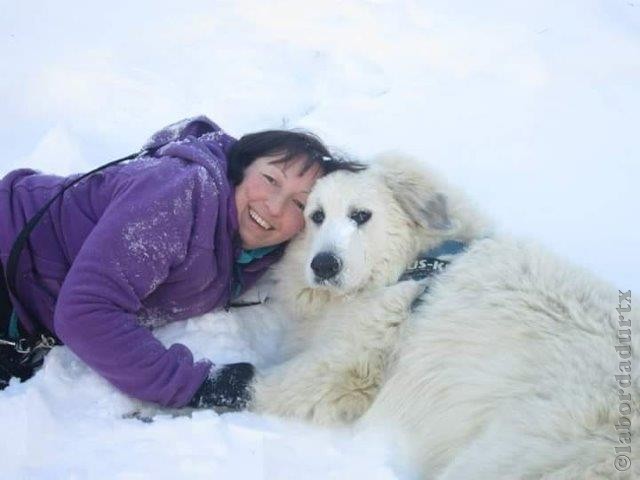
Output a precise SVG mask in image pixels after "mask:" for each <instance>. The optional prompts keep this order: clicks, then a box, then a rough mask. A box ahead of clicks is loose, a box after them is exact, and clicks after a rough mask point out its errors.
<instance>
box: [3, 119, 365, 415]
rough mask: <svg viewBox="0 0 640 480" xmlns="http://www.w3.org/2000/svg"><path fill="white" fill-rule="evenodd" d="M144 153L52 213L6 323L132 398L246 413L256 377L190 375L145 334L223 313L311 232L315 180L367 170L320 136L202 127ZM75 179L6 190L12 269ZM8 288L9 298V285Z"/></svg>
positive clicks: (247, 373) (202, 366) (183, 362)
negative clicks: (48, 335)
mask: <svg viewBox="0 0 640 480" xmlns="http://www.w3.org/2000/svg"><path fill="white" fill-rule="evenodd" d="M143 149H144V153H143V154H141V155H140V156H139V157H138V158H136V159H135V160H133V161H131V162H129V163H125V164H120V165H116V166H112V167H109V168H107V169H105V170H102V171H100V172H98V173H96V174H93V175H91V176H89V177H88V178H87V179H85V180H82V181H81V182H79V183H78V184H77V185H75V186H73V187H72V188H70V189H69V190H68V191H66V192H65V193H64V195H63V196H62V197H61V198H60V199H58V200H56V201H55V202H54V203H53V205H51V207H50V208H49V209H48V211H47V214H46V215H45V216H44V217H43V219H42V220H41V221H40V223H39V224H38V226H37V227H36V228H35V229H34V230H33V232H32V233H31V235H30V238H29V243H28V244H27V248H26V249H25V250H26V252H24V253H23V254H22V256H21V257H20V263H19V267H18V270H17V276H16V278H17V280H16V285H15V294H16V295H15V296H14V295H11V296H10V306H9V308H12V309H13V315H12V317H13V318H14V319H15V318H16V317H17V318H18V319H19V322H20V325H19V327H20V330H21V331H23V332H26V333H27V334H28V333H29V332H33V331H34V330H35V329H36V328H37V326H38V325H39V324H41V325H42V326H43V327H46V328H47V329H48V330H50V331H51V332H53V333H54V334H55V335H56V336H57V337H58V339H59V340H60V341H61V342H63V343H64V344H66V345H67V346H68V347H69V348H70V349H71V350H72V351H73V352H74V353H75V354H76V355H77V356H78V357H80V358H81V359H82V360H83V361H85V362H86V363H87V364H88V365H89V366H90V367H91V368H93V369H94V370H95V371H97V372H98V373H99V374H100V375H102V376H103V377H104V378H106V379H107V380H108V381H109V382H111V383H112V384H113V385H115V386H116V387H117V388H119V389H120V390H122V391H123V392H125V393H126V394H128V395H130V396H132V397H135V398H138V399H141V400H145V401H150V402H155V403H158V404H160V405H163V406H168V407H178V408H179V407H183V406H186V405H189V406H193V407H210V406H214V405H221V406H226V407H231V408H241V407H242V406H243V405H244V403H245V402H246V399H247V398H246V391H245V387H246V385H247V383H248V382H249V381H250V379H251V377H252V376H253V367H252V366H251V365H249V364H234V365H229V366H226V367H222V368H216V367H214V366H213V365H212V364H211V362H209V361H200V362H195V363H194V361H193V356H192V354H191V352H190V351H189V350H188V349H187V348H186V347H185V346H184V345H181V344H174V345H172V346H171V347H170V348H168V349H167V348H165V347H164V346H163V345H162V344H161V343H160V342H159V341H158V340H157V339H156V338H155V337H154V336H153V335H152V333H151V331H150V330H149V329H148V328H147V327H148V326H153V325H154V324H156V323H157V322H158V321H163V322H171V321H178V320H186V319H188V318H190V317H194V316H197V315H201V314H204V313H206V312H209V311H211V310H213V309H215V308H219V307H224V306H225V305H228V303H229V301H230V300H231V299H232V298H234V297H235V296H237V295H239V294H240V293H241V292H243V291H244V290H246V289H247V288H248V287H250V286H251V285H253V284H254V282H255V281H256V280H257V279H258V277H260V276H261V275H262V274H263V273H264V272H265V271H266V269H267V268H268V267H269V266H270V265H271V264H273V263H274V262H275V261H276V260H277V259H278V258H279V257H280V256H281V254H282V251H283V247H284V245H285V244H286V242H287V241H288V240H290V239H291V238H292V237H293V236H294V235H295V234H296V233H297V232H299V231H300V230H301V229H302V228H303V226H304V218H303V214H302V211H303V209H304V204H305V201H306V198H307V195H308V193H309V190H310V189H311V187H312V186H313V184H314V182H315V181H316V179H317V178H318V177H319V176H321V175H324V174H326V173H329V172H331V171H333V170H338V169H349V170H355V169H358V168H359V165H357V164H355V163H350V162H340V161H337V160H334V159H333V158H332V157H331V155H330V154H329V152H328V150H327V149H326V147H325V146H324V145H323V144H322V143H321V142H320V141H319V140H318V139H317V138H316V137H314V136H312V135H308V134H304V133H298V132H289V131H267V132H260V133H255V134H249V135H246V136H244V137H242V138H241V139H240V140H239V141H236V140H234V139H233V138H231V137H230V136H229V135H227V134H226V133H224V132H223V131H222V130H221V129H220V128H219V127H218V126H217V125H216V124H215V123H213V122H211V121H210V120H209V119H207V118H206V117H197V118H193V119H189V120H185V121H182V122H179V123H177V124H174V125H171V126H169V127H167V128H165V129H163V130H161V131H160V132H158V133H156V134H155V135H154V136H153V137H152V138H151V140H150V141H149V142H148V143H147V144H146V145H144V147H143ZM70 180H71V179H65V178H61V177H57V176H51V175H44V174H40V173H36V172H34V171H32V170H26V169H23V170H16V171H13V172H10V173H9V174H8V175H7V176H6V177H4V179H2V180H1V181H0V259H1V260H2V264H3V265H4V267H5V268H6V265H7V260H8V256H9V252H10V250H11V246H12V244H13V242H14V240H15V238H16V236H17V235H18V234H19V232H20V231H21V230H22V228H23V227H24V225H25V223H26V222H27V221H28V220H29V219H30V218H31V217H32V216H33V215H34V214H35V213H36V212H37V211H38V210H39V209H40V208H41V207H42V205H44V204H45V203H46V202H47V201H48V200H49V199H50V198H51V197H52V196H53V195H54V194H55V193H56V192H57V191H59V190H60V188H61V187H62V186H63V185H64V184H67V183H69V181H70ZM2 277H4V275H2ZM0 289H1V290H4V291H5V296H6V295H7V294H6V291H7V287H6V281H4V279H3V281H2V282H0ZM0 294H1V292H0ZM38 322H39V323H38ZM4 323H5V325H7V329H10V330H12V332H9V333H8V334H6V333H5V332H2V334H4V335H5V337H7V336H11V335H13V336H14V337H15V335H16V332H15V330H16V328H15V327H16V326H15V325H13V324H12V322H9V321H8V320H6V319H5V322H4ZM13 323H15V322H13ZM4 348H6V347H4Z"/></svg>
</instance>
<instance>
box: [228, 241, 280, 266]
mask: <svg viewBox="0 0 640 480" xmlns="http://www.w3.org/2000/svg"><path fill="white" fill-rule="evenodd" d="M276 248H278V245H272V246H270V247H261V248H254V249H253V250H244V249H243V250H242V251H241V252H240V255H239V256H238V258H236V263H239V264H240V265H246V264H247V263H251V262H253V261H254V260H257V259H259V258H262V257H264V256H265V255H267V254H269V253H271V252H273V251H274V250H275V249H276Z"/></svg>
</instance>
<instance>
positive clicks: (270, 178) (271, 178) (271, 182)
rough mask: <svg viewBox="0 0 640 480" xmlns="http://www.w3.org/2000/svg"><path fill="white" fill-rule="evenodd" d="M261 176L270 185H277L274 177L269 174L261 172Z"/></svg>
mask: <svg viewBox="0 0 640 480" xmlns="http://www.w3.org/2000/svg"><path fill="white" fill-rule="evenodd" d="M262 176H263V177H264V178H265V179H266V180H267V182H268V183H270V184H271V185H277V183H278V182H276V179H275V178H273V177H272V176H271V175H267V174H266V173H263V174H262Z"/></svg>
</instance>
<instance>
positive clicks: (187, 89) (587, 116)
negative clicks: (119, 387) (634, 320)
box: [0, 0, 640, 479]
mask: <svg viewBox="0 0 640 480" xmlns="http://www.w3.org/2000/svg"><path fill="white" fill-rule="evenodd" d="M0 7H1V8H0V11H2V14H1V15H0V32H2V33H1V35H2V42H0V58H2V59H3V65H4V69H3V71H4V73H3V74H2V75H0V97H1V98H2V99H3V101H2V102H1V103H0V142H1V144H2V145H3V146H4V149H5V151H4V154H3V156H2V159H1V160H0V175H2V174H4V173H6V172H7V171H9V170H11V169H13V168H17V167H20V166H30V167H34V168H38V169H41V170H45V171H47V172H51V173H58V174H69V173H72V172H77V171H86V170H87V169H88V168H90V167H93V166H97V165H99V164H102V163H105V162H106V161H108V160H111V159H114V158H119V157H122V156H123V155H125V154H128V153H131V152H134V151H137V150H138V149H139V148H140V147H141V145H142V144H143V142H144V140H145V139H146V138H148V137H149V135H150V134H151V133H153V132H154V131H156V130H158V129H159V128H161V127H162V126H165V125H168V124H170V123H173V122H175V121H177V120H179V119H181V118H185V117H190V116H194V115H199V114H206V115H208V116H210V117H211V118H212V119H213V120H214V121H215V122H216V123H218V124H219V125H220V126H221V127H222V128H224V129H225V130H226V131H228V132H229V133H230V134H233V135H236V136H239V135H241V134H243V133H247V132H251V131H256V130H262V129H267V128H280V127H302V128H306V129H309V130H312V131H314V132H315V133H317V134H319V135H320V136H321V137H322V138H323V139H325V140H326V141H327V143H329V144H330V145H332V146H334V147H338V148H339V149H341V150H344V151H347V152H349V153H352V154H355V155H359V156H364V157H366V156H370V155H372V154H374V153H377V152H380V151H384V150H401V151H403V152H405V153H408V154H412V155H414V156H416V157H418V158H420V159H424V160H425V161H428V162H429V164H430V165H432V166H435V167H436V169H437V170H439V171H440V172H441V173H443V174H444V175H445V176H446V177H447V178H449V179H450V180H451V181H452V183H455V184H457V185H458V186H460V187H461V188H462V189H464V190H466V191H467V192H468V193H469V194H470V195H471V197H472V198H474V199H475V200H476V202H477V203H478V204H479V206H480V207H481V208H482V209H483V210H485V211H486V212H488V213H489V214H490V215H491V216H492V217H493V218H495V219H496V220H497V223H498V225H499V227H500V228H501V229H502V230H503V231H507V232H510V233H513V234H516V235H522V236H527V237H533V238H536V239H538V240H540V241H541V242H542V243H544V244H546V245H547V246H548V247H550V248H551V249H552V250H554V251H555V252H556V253H559V254H560V255H562V256H564V257H567V258H569V259H570V260H572V261H574V262H576V263H579V264H581V265H584V266H586V267H588V268H589V269H591V270H592V271H594V272H595V273H596V274H598V275H600V276H603V277H604V278H605V279H607V280H609V281H611V282H613V283H614V285H617V286H618V287H619V288H621V289H623V290H626V289H629V288H631V289H634V288H637V287H639V286H640V282H638V280H639V278H640V277H639V275H640V273H639V272H640V256H638V255H637V252H636V248H637V245H638V244H639V243H640V242H639V240H640V238H639V234H638V232H639V231H640V225H639V221H638V218H639V217H638V214H637V207H636V206H635V205H636V204H637V201H636V200H635V198H636V192H635V189H634V188H633V187H635V186H637V184H638V179H639V173H640V161H639V159H638V125H640V90H639V89H638V85H640V3H638V2H635V1H628V0H606V1H605V0H567V1H564V2H556V1H553V0H537V1H532V0H529V1H525V0H518V1H514V2H504V1H499V0H488V1H486V2H474V1H471V0H457V1H453V2H436V1H417V0H416V1H411V0H406V1H404V0H340V1H339V0H327V1H309V2H306V3H305V6H304V8H300V4H299V2H297V1H293V0H274V1H269V2H262V1H259V0H239V1H218V2H209V1H205V0H194V1H192V2H188V3H187V4H182V3H180V2H169V1H165V0H160V1H154V2H151V1H149V0H143V1H139V2H130V1H124V0H115V1H113V2H109V4H108V5H106V4H96V3H95V2H80V1H78V0H76V1H72V0H56V1H55V2H54V1H53V0H42V1H40V2H37V3H35V2H10V1H8V0H0ZM134 230H135V229H134ZM131 233H132V234H136V232H135V231H132V232H131ZM140 253H141V254H148V255H150V256H151V255H152V254H154V252H148V251H146V250H144V249H143V248H142V247H140ZM159 320H160V319H150V320H149V322H150V323H153V322H154V321H159ZM254 320H255V319H254ZM277 331H278V329H277V321H276V320H275V319H269V318H266V319H264V320H263V321H262V322H257V321H252V322H250V321H248V320H247V319H246V318H242V315H234V314H227V313H215V314H210V315H207V316H205V317H204V318H202V319H199V320H194V321H189V322H182V323H180V324H178V325H175V324H174V325H168V326H166V327H163V328H161V329H159V333H158V334H159V335H160V336H161V337H162V339H163V341H165V342H166V343H167V344H171V343H173V342H178V341H179V342H184V343H186V344H187V345H188V346H189V347H190V348H192V350H193V351H194V354H195V356H196V357H197V358H204V357H207V358H210V359H212V360H214V361H216V362H218V363H224V362H234V361H250V362H254V363H256V364H257V365H258V366H264V365H267V364H269V363H270V362H272V361H273V359H274V358H275V357H277V349H276V348H275V345H276V344H277V342H276V340H277ZM139 408H140V405H139V404H137V403H135V402H133V401H132V400H130V399H128V398H126V397H124V396H123V395H121V394H120V393H118V392H116V391H114V389H112V388H111V387H110V386H109V385H107V384H106V383H105V382H104V381H103V380H102V379H100V378H98V377H97V376H96V375H95V374H93V373H92V372H91V371H90V370H89V369H87V368H86V367H85V366H83V365H82V364H81V363H80V362H79V361H78V360H77V359H76V358H75V357H74V355H73V354H72V353H71V352H69V351H68V350H66V349H64V348H59V349H56V350H55V351H53V352H52V354H51V355H50V356H49V357H48V358H47V361H46V365H45V368H44V369H43V370H42V371H41V372H40V373H39V374H38V375H36V377H35V378H34V379H32V380H31V381H29V382H27V383H25V384H12V385H11V386H10V387H9V388H8V389H6V390H5V391H3V392H1V393H0V428H1V429H2V432H3V433H4V435H3V437H4V438H5V441H4V442H3V446H2V448H0V464H2V465H3V468H4V470H3V471H2V478H12V479H73V478H77V479H93V478H105V479H106V478H109V479H113V478H115V479H137V478H157V479H162V478H172V479H175V478H188V479H196V478H237V479H249V478H251V479H253V478H278V479H280V478H305V479H313V478H318V479H320V478H322V479H325V478H338V479H339V478H345V479H346V478H349V479H350V478H371V479H394V478H400V479H407V478H411V475H410V472H407V471H405V470H404V467H403V466H402V465H395V464H394V463H393V458H394V457H395V455H394V454H393V450H392V448H391V447H390V446H388V445H385V444H384V439H364V438H361V437H357V436H354V435H353V434H352V433H350V432H346V431H326V430H318V429H313V428H309V427H306V426H302V425H298V424H291V423H287V422H284V421H280V420H277V419H271V418H262V417H258V416H255V415H252V414H249V413H234V414H224V415H218V414H216V413H214V412H212V411H200V412H196V413H194V414H193V415H192V416H191V417H188V416H178V417H175V418H174V417H172V416H171V415H170V414H168V413H167V414H163V413H157V414H156V415H155V417H154V421H153V422H151V423H144V422H143V421H141V420H139V419H137V418H135V416H132V415H131V414H132V413H133V412H135V411H138V410H139ZM123 416H124V417H129V418H123ZM140 418H144V416H142V417H140Z"/></svg>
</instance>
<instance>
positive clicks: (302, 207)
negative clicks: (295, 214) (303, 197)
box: [293, 200, 305, 210]
mask: <svg viewBox="0 0 640 480" xmlns="http://www.w3.org/2000/svg"><path fill="white" fill-rule="evenodd" d="M293 203H295V204H296V207H298V208H299V209H300V210H304V207H305V205H304V203H302V202H301V201H300V200H294V201H293Z"/></svg>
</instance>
